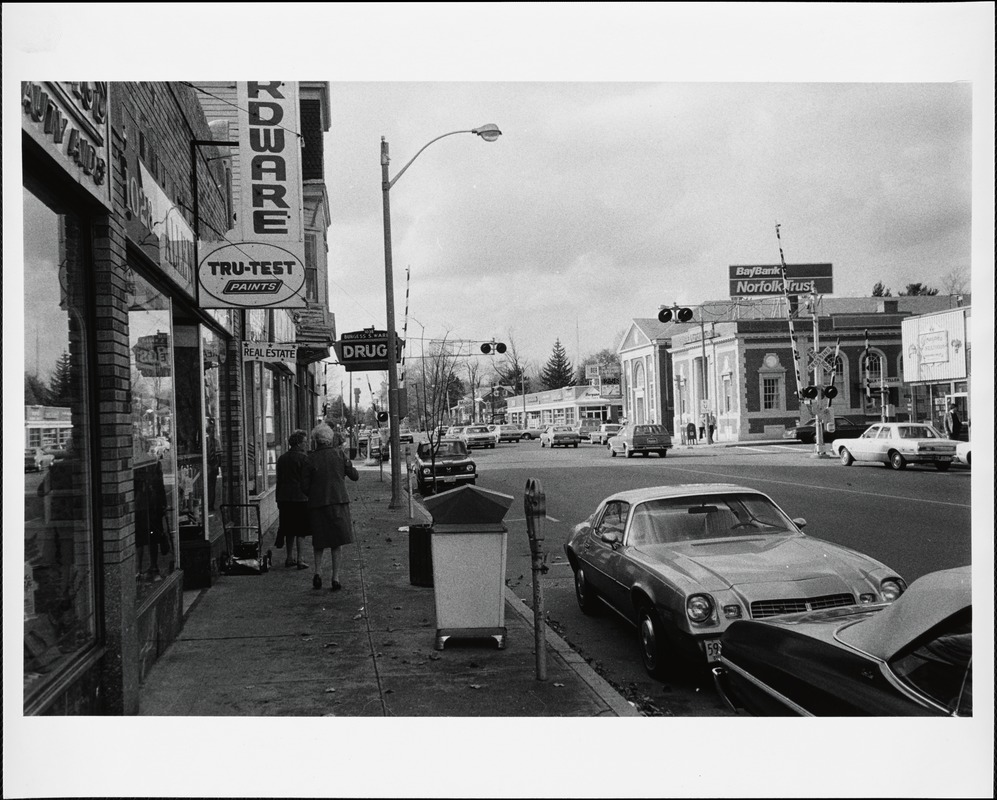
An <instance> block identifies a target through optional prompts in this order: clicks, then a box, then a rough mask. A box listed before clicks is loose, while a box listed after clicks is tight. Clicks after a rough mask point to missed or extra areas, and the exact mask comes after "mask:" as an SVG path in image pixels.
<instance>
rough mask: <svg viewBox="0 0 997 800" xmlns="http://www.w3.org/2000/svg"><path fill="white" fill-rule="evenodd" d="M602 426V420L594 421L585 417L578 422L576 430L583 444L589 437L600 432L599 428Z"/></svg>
mask: <svg viewBox="0 0 997 800" xmlns="http://www.w3.org/2000/svg"><path fill="white" fill-rule="evenodd" d="M601 424H602V421H601V420H598V419H593V418H591V417H584V418H582V419H580V420H578V424H577V425H575V430H576V431H578V435H579V437H581V440H582V441H583V442H587V441H588V440H589V437H590V436H591V435H592V434H593V433H595V432H596V431H597V430H599V426H600V425H601Z"/></svg>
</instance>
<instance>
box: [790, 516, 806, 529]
mask: <svg viewBox="0 0 997 800" xmlns="http://www.w3.org/2000/svg"><path fill="white" fill-rule="evenodd" d="M793 524H794V525H795V526H796V527H797V528H799V529H800V530H801V531H802V530H803V529H804V528H805V527H807V521H806V520H805V519H803V517H797V518H796V519H794V520H793Z"/></svg>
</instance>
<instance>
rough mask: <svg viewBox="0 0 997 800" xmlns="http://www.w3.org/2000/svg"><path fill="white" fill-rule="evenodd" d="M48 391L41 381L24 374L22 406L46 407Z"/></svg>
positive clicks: (33, 376) (27, 373)
mask: <svg viewBox="0 0 997 800" xmlns="http://www.w3.org/2000/svg"><path fill="white" fill-rule="evenodd" d="M47 401H48V389H46V388H45V384H44V383H42V379H41V378H39V377H38V376H37V375H34V374H32V373H29V372H25V373H24V405H26V406H47V405H48V402H47Z"/></svg>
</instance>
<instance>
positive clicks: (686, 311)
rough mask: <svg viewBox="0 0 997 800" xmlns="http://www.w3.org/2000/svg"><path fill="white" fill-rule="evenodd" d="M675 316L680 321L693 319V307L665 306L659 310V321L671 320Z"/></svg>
mask: <svg viewBox="0 0 997 800" xmlns="http://www.w3.org/2000/svg"><path fill="white" fill-rule="evenodd" d="M673 318H674V319H677V320H678V321H679V322H688V321H689V320H691V319H692V309H691V308H663V309H661V311H659V312H658V322H671V321H672V319H673Z"/></svg>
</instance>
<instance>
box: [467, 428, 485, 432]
mask: <svg viewBox="0 0 997 800" xmlns="http://www.w3.org/2000/svg"><path fill="white" fill-rule="evenodd" d="M464 433H488V428H483V427H473V428H465V429H464Z"/></svg>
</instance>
